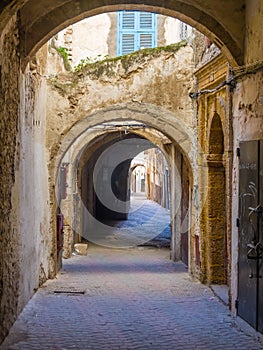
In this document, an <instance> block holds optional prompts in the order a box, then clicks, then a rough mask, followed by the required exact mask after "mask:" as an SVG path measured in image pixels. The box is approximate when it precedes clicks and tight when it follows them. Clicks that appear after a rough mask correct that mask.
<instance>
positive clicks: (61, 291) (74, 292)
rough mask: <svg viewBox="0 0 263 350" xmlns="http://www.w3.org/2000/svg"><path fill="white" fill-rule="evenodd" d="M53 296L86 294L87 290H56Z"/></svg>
mask: <svg viewBox="0 0 263 350" xmlns="http://www.w3.org/2000/svg"><path fill="white" fill-rule="evenodd" d="M52 293H53V294H71V295H72V294H80V295H83V294H85V290H79V289H67V288H65V289H64V288H63V289H55V290H53V291H52Z"/></svg>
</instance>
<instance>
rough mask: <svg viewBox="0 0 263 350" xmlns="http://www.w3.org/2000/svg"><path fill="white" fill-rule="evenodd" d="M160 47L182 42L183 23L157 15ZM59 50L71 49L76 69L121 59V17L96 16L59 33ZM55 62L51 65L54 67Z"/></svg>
mask: <svg viewBox="0 0 263 350" xmlns="http://www.w3.org/2000/svg"><path fill="white" fill-rule="evenodd" d="M157 22H158V23H157V30H158V40H157V41H158V43H157V46H166V45H170V44H174V43H177V42H179V41H181V40H182V39H181V36H180V32H181V21H179V20H178V19H175V18H172V17H167V16H163V15H157ZM186 34H187V36H188V37H191V35H192V28H191V27H190V26H187V30H186ZM51 41H52V42H53V43H55V46H56V47H65V48H68V53H69V58H70V60H71V64H72V67H75V66H77V65H78V64H79V63H80V61H81V60H82V59H86V58H87V57H89V58H90V59H91V61H96V60H100V59H103V58H105V57H107V56H109V57H115V56H116V55H117V13H116V12H110V13H104V14H100V15H97V16H92V17H89V18H86V19H83V20H82V21H80V22H77V23H75V24H73V25H71V26H69V27H68V28H66V29H64V30H63V31H61V32H59V33H58V34H57V35H56V36H55V37H53V39H52V40H51ZM54 63H55V62H51V64H52V65H54Z"/></svg>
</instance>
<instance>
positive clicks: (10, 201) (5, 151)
mask: <svg viewBox="0 0 263 350" xmlns="http://www.w3.org/2000/svg"><path fill="white" fill-rule="evenodd" d="M18 45H19V41H18V31H17V22H16V18H15V17H14V18H13V19H12V20H11V21H10V22H9V23H8V25H7V26H6V28H5V30H4V32H3V33H2V35H1V37H0V52H1V53H2V54H1V55H0V108H1V115H0V116H1V118H0V147H1V152H0V176H1V188H0V218H1V221H0V230H1V231H0V342H1V340H2V339H3V336H4V335H5V334H6V332H7V331H8V329H9V327H10V325H11V324H12V323H13V322H14V321H15V318H16V315H17V312H18V297H19V276H20V266H19V263H18V255H19V249H20V246H19V238H18V232H19V227H18V225H19V221H18V218H17V217H18V215H19V206H20V200H19V196H18V193H19V184H16V185H15V181H16V172H17V171H18V165H19V136H18V135H19V130H20V120H19V112H20V111H19V103H20V96H19V68H20V67H19V57H18ZM3 53H5V54H4V55H3ZM10 73H11V74H10Z"/></svg>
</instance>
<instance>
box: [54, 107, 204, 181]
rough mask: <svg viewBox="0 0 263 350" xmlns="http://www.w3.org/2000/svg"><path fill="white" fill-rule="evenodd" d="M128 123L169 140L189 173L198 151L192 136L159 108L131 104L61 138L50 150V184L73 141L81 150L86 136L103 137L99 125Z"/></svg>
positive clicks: (104, 112) (81, 124) (103, 113)
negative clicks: (135, 124)
mask: <svg viewBox="0 0 263 350" xmlns="http://www.w3.org/2000/svg"><path fill="white" fill-rule="evenodd" d="M131 120H133V121H134V120H135V121H137V122H140V123H143V124H145V125H148V126H149V127H151V128H152V129H155V130H157V131H159V132H161V133H162V134H163V135H165V136H166V137H167V138H168V139H170V140H172V141H173V142H174V143H175V144H176V145H177V147H178V149H179V150H180V152H181V153H182V154H183V155H184V157H185V159H186V162H187V164H188V165H189V167H190V169H193V167H195V165H196V164H197V157H196V154H197V153H196V152H197V151H198V150H197V148H196V147H197V145H196V140H195V135H194V132H193V131H192V130H191V129H190V128H189V127H188V126H186V125H185V124H184V123H182V120H181V119H179V118H177V117H176V115H174V113H172V112H170V111H168V110H166V109H164V108H162V107H160V106H155V105H151V104H144V103H135V102H132V103H127V104H119V105H114V106H110V107H108V108H105V109H101V110H97V111H94V112H93V113H92V114H90V115H88V116H86V117H85V118H83V119H81V120H79V121H78V122H76V123H75V124H74V125H73V126H72V127H71V129H70V130H69V131H68V132H67V134H65V135H64V136H63V137H61V140H60V142H59V143H58V144H56V145H55V146H54V148H55V149H54V150H53V151H52V154H55V157H54V160H53V163H52V168H53V171H54V173H53V177H54V180H55V177H56V172H57V169H58V168H59V163H60V161H61V159H62V158H63V157H64V155H65V154H66V152H67V151H68V149H69V148H70V147H71V145H72V144H73V143H74V142H75V141H76V140H78V142H83V146H84V145H85V144H86V143H87V142H86V140H87V139H86V137H87V135H88V134H89V133H97V135H100V134H103V133H104V130H103V129H96V127H98V126H99V125H101V124H102V123H107V122H112V121H119V122H126V121H131ZM146 130H147V128H146ZM155 139H156V138H155ZM81 140H83V141H81ZM153 143H155V142H153ZM199 153H200V154H201V155H202V154H203V152H202V150H201V149H199Z"/></svg>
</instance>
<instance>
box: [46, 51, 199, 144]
mask: <svg viewBox="0 0 263 350" xmlns="http://www.w3.org/2000/svg"><path fill="white" fill-rule="evenodd" d="M192 68H193V63H192V49H191V48H190V47H189V46H183V47H181V48H180V49H179V50H178V51H176V52H167V51H161V52H158V53H157V54H154V53H153V54H151V53H150V54H149V53H148V54H147V52H146V53H144V51H143V52H142V53H139V54H134V55H131V56H130V57H129V58H127V57H126V58H123V59H117V60H113V61H106V62H104V63H98V64H97V65H93V66H90V67H87V68H85V69H84V70H83V71H80V72H79V73H75V74H66V75H61V76H59V77H56V78H54V79H51V80H50V83H49V89H48V103H47V106H48V110H47V118H48V119H47V144H48V147H49V148H52V147H53V146H54V145H55V144H57V143H58V142H59V140H60V139H61V138H62V137H63V135H64V134H66V133H67V132H68V130H69V129H70V128H71V127H72V125H73V124H75V123H76V122H77V121H79V120H81V119H83V118H85V117H87V116H88V115H89V114H91V113H92V112H94V111H96V110H101V109H103V108H106V107H109V106H114V105H116V104H122V103H127V102H128V103H129V102H131V101H132V102H136V103H139V104H140V103H147V104H153V105H155V106H159V107H161V108H162V107H163V108H165V109H166V110H167V111H170V112H173V113H175V114H176V115H177V117H178V118H179V119H181V120H182V122H183V123H185V124H186V125H187V126H188V127H189V128H193V127H194V120H193V109H192V103H191V100H190V98H189V97H188V93H189V91H190V90H191V89H192V85H193V80H192V73H191V71H192ZM54 116H56V117H54ZM103 121H104V120H103V119H102V120H100V121H99V122H100V123H101V122H103ZM61 136H62V137H61Z"/></svg>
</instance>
